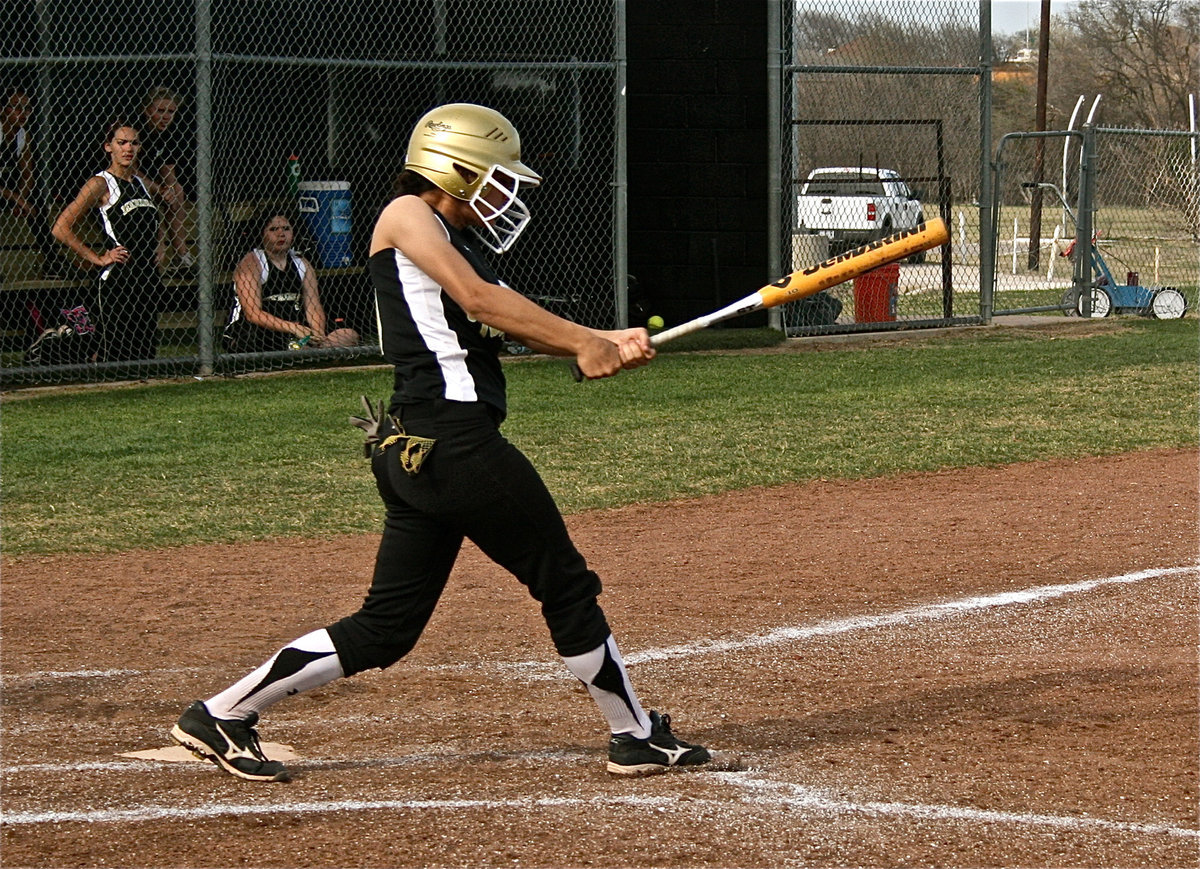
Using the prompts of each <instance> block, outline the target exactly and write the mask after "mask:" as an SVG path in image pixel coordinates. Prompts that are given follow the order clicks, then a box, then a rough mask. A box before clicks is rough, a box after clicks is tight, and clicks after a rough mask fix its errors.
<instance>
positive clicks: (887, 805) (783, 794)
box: [711, 773, 1200, 839]
mask: <svg viewBox="0 0 1200 869" xmlns="http://www.w3.org/2000/svg"><path fill="white" fill-rule="evenodd" d="M711 775H715V776H717V777H718V778H721V779H722V780H724V781H725V782H728V783H729V784H732V785H734V786H736V787H739V788H744V789H745V790H747V791H749V792H750V793H751V794H753V795H754V796H753V799H754V800H756V801H762V802H764V803H766V804H768V805H771V806H779V805H786V806H791V807H794V808H797V809H805V810H809V811H814V812H832V813H836V814H847V813H849V814H865V815H874V816H882V817H887V816H894V817H904V818H915V819H918V820H929V821H970V822H971V823H985V824H1017V825H1020V826H1026V827H1053V828H1057V829H1071V830H1102V831H1111V832H1114V833H1142V834H1147V835H1163V836H1178V837H1184V838H1191V839H1197V838H1200V830H1193V829H1190V828H1188V827H1176V826H1173V825H1171V824H1162V823H1154V822H1151V823H1145V822H1137V821H1110V820H1107V819H1104V818H1090V817H1080V816H1078V815H1047V814H1040V813H1027V812H1002V811H997V810H994V809H973V808H965V807H963V806H946V805H936V804H934V805H925V804H921V803H899V802H882V801H875V800H868V801H867V802H863V803H856V802H851V801H848V800H844V799H839V798H836V797H834V796H831V795H830V794H829V793H828V792H827V791H823V790H820V789H817V788H810V787H805V786H804V785H799V784H793V783H791V782H776V781H770V780H767V779H761V778H754V777H753V776H751V775H748V774H746V773H711Z"/></svg>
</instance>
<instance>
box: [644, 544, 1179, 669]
mask: <svg viewBox="0 0 1200 869" xmlns="http://www.w3.org/2000/svg"><path fill="white" fill-rule="evenodd" d="M1198 571H1200V565H1190V566H1187V567H1164V568H1157V569H1153V570H1139V571H1136V572H1134V573H1125V574H1122V575H1120V576H1108V577H1104V578H1101V579H1087V580H1082V581H1080V582H1072V583H1064V584H1057V585H1042V586H1037V587H1034V588H1027V589H1021V590H1018V591H1006V592H1000V593H999V594H989V595H981V596H978V597H968V598H960V599H959V600H952V601H946V602H944V603H935V604H926V605H923V606H918V607H911V608H909V609H903V610H897V611H895V612H890V613H880V614H879V615H874V616H857V617H853V618H845V619H830V620H828V621H823V622H817V623H816V624H813V625H803V626H794V627H782V628H775V629H774V630H771V631H767V632H766V633H762V634H751V635H750V636H746V637H742V638H739V639H730V640H700V641H697V642H691V643H687V644H684V645H679V646H667V647H665V648H660V649H646V650H644V651H641V652H633V653H632V654H629V655H626V656H625V660H626V662H627V663H630V664H639V663H645V662H649V661H664V660H668V659H671V658H688V657H694V656H697V655H720V654H728V653H729V652H741V651H745V650H747V649H759V648H763V647H765V646H774V645H778V644H780V643H794V642H797V641H800V640H810V639H814V638H816V637H831V636H835V635H838V634H848V633H852V632H854V631H863V630H872V629H875V628H887V627H895V626H901V625H903V626H908V625H913V624H917V623H919V622H928V621H936V620H939V619H946V618H951V617H955V616H961V615H966V614H968V613H975V612H979V611H981V610H987V609H993V608H996V607H1004V606H1013V605H1019V604H1033V603H1044V602H1045V601H1049V600H1053V599H1054V598H1059V597H1065V596H1066V595H1071V594H1079V593H1082V592H1088V591H1092V590H1094V589H1097V588H1100V587H1102V586H1106V585H1127V584H1130V583H1135V582H1143V581H1144V580H1147V579H1157V578H1159V577H1163V576H1175V575H1178V574H1181V573H1196V572H1198Z"/></svg>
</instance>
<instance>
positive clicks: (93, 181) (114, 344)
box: [51, 122, 164, 362]
mask: <svg viewBox="0 0 1200 869" xmlns="http://www.w3.org/2000/svg"><path fill="white" fill-rule="evenodd" d="M102 144H103V146H104V151H105V153H107V154H108V155H109V158H110V159H109V165H108V168H107V169H105V170H104V171H103V172H99V173H97V174H96V175H93V176H92V177H91V178H89V179H88V180H87V182H86V183H85V184H84V185H83V187H82V188H81V189H80V191H79V194H78V195H77V196H76V197H75V200H74V201H73V202H72V203H71V204H70V205H68V206H67V207H66V208H64V209H63V212H62V214H60V215H59V216H58V219H57V220H56V221H55V222H54V227H53V229H52V230H51V232H53V233H54V237H55V238H57V239H58V240H59V241H60V242H62V243H63V244H65V245H66V246H67V247H69V248H70V249H71V250H72V251H74V253H75V255H76V256H77V257H79V258H80V259H81V260H83V261H84V262H86V263H90V264H91V265H94V266H96V267H97V268H99V269H100V277H99V280H98V281H97V284H96V289H95V293H94V297H93V303H92V304H91V305H90V306H89V309H90V310H91V313H92V314H94V315H95V316H96V317H97V319H98V320H99V328H100V339H101V350H100V361H109V362H111V361H117V360H133V359H153V358H154V357H155V355H156V353H157V348H158V312H159V306H160V305H161V304H162V299H163V297H164V291H163V285H162V280H161V278H160V277H159V272H158V264H159V257H160V250H159V244H158V225H159V211H158V206H157V205H155V204H154V200H153V199H152V198H151V196H150V193H149V191H147V190H146V187H145V185H144V184H143V183H142V180H141V179H140V178H138V177H137V176H136V175H135V174H134V173H135V169H136V166H137V157H138V152H139V150H140V148H141V143H140V141H139V139H138V131H137V128H136V127H133V126H131V125H129V124H124V123H120V122H118V123H115V124H113V125H112V126H110V127H109V128H108V130H107V131H106V132H105V134H104V139H103V143H102ZM93 209H95V210H96V212H97V215H98V217H99V219H100V223H101V226H102V227H103V230H104V235H105V238H106V240H107V242H108V247H107V249H106V250H105V251H104V253H102V254H101V253H96V252H95V251H94V250H92V249H91V248H90V247H88V246H87V245H86V244H84V243H83V241H82V240H81V239H80V238H79V236H78V235H76V234H75V227H76V226H78V225H79V221H80V220H81V219H82V218H83V215H84V214H86V213H87V212H89V211H92V210H93Z"/></svg>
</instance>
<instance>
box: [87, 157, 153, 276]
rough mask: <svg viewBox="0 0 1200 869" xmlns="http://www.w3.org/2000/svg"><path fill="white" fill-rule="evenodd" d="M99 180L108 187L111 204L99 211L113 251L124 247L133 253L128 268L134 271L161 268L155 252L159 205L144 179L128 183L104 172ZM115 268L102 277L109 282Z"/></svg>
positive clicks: (103, 206)
mask: <svg viewBox="0 0 1200 869" xmlns="http://www.w3.org/2000/svg"><path fill="white" fill-rule="evenodd" d="M98 177H100V178H103V179H104V182H105V183H106V184H107V185H108V201H107V203H106V204H104V205H101V206H100V209H99V210H100V223H101V224H102V225H103V227H104V234H105V235H106V236H107V237H108V247H109V249H110V250H111V249H112V248H114V247H118V246H122V245H123V246H124V247H125V249H126V250H128V251H129V261H128V262H127V263H125V264H124V266H125V267H127V268H129V269H130V270H134V269H138V270H142V269H152V268H157V265H156V263H155V259H154V252H155V249H156V248H157V247H158V225H159V214H158V206H157V205H155V204H154V200H153V199H151V198H150V193H149V191H147V190H146V186H145V185H144V184H143V183H142V179H141V178H138V177H136V176H135V177H134V178H132V179H130V180H128V181H127V180H125V179H124V178H118V177H117V176H116V175H113V174H112V173H111V172H100V173H99V176H98ZM113 268H114V266H109V267H108V268H107V269H105V270H104V273H103V274H102V275H101V277H102V278H104V279H107V277H108V274H109V272H110V271H111V270H112V269H113Z"/></svg>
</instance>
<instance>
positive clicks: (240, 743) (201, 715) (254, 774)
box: [171, 700, 291, 781]
mask: <svg viewBox="0 0 1200 869" xmlns="http://www.w3.org/2000/svg"><path fill="white" fill-rule="evenodd" d="M257 723H258V716H257V715H251V716H250V717H249V718H247V719H246V720H244V721H243V720H241V719H237V718H213V716H212V715H211V714H210V713H209V711H208V707H206V706H205V705H204V704H203V703H202V702H201V701H199V700H197V701H196V702H195V703H193V704H192V705H191V706H189V707H188V708H187V709H186V710H185V711H184V713H183V714H182V715H180V716H179V721H178V723H176V725H175V726H174V727H172V728H171V738H172V739H174V740H175V741H176V742H178V743H179V744H180V745H182V746H183V747H184V748H186V749H187V750H188V751H190V752H191V753H192V754H194V755H196V757H199V758H201V759H203V760H211V761H212V762H213V763H215V764H216V765H217V766H219V767H220V768H221V769H223V770H225V772H227V773H229V774H230V775H236V776H237V777H238V778H244V779H247V780H248V781H290V780H291V776H290V775H289V774H288V771H287V768H286V767H284V765H283V764H282V763H280V762H279V761H277V760H268V759H267V756H266V755H265V754H263V752H262V747H261V746H260V745H259V744H258V732H257V731H256V730H255V729H254V725H255V724H257Z"/></svg>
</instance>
